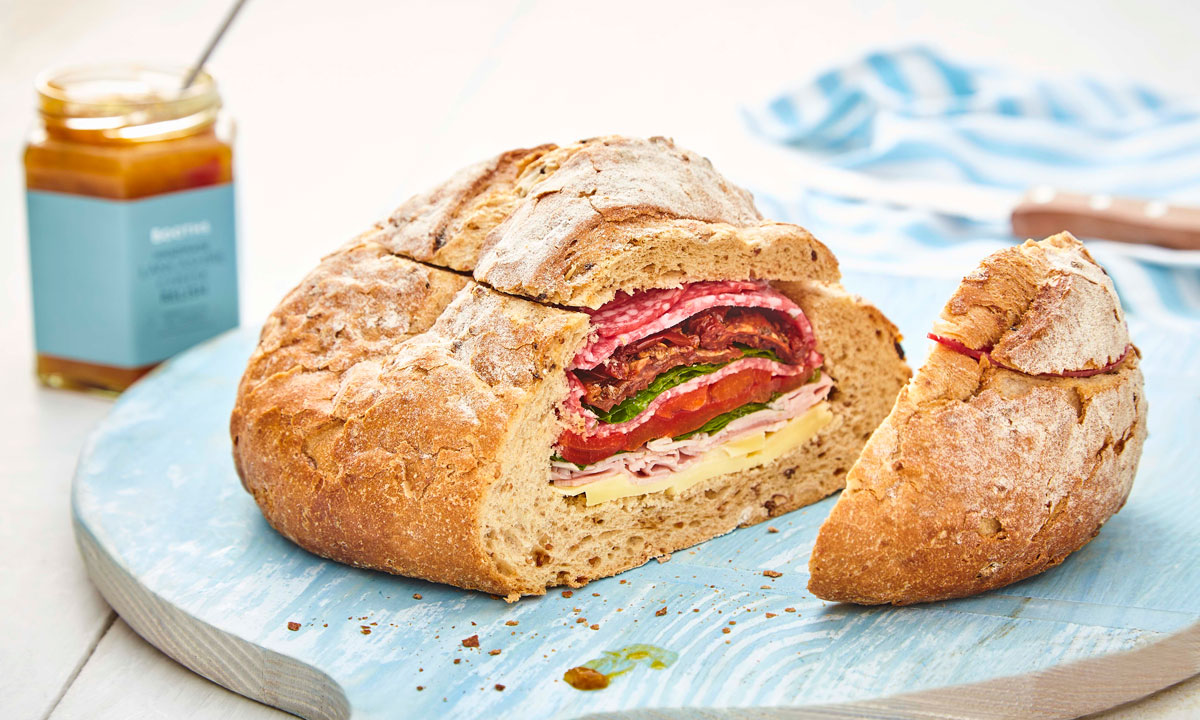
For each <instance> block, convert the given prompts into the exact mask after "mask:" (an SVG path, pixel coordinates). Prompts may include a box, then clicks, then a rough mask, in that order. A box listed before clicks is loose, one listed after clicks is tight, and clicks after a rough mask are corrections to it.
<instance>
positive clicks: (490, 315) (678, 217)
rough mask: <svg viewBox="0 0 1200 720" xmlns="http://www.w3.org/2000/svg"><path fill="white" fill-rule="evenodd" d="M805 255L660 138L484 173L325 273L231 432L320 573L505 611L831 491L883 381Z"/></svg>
mask: <svg viewBox="0 0 1200 720" xmlns="http://www.w3.org/2000/svg"><path fill="white" fill-rule="evenodd" d="M838 280H839V273H838V268H837V263H836V261H835V260H834V258H833V256H832V255H831V254H830V252H829V251H828V249H827V248H826V247H825V246H824V245H822V244H821V243H820V242H818V241H817V240H816V239H814V238H813V237H812V236H811V235H810V234H809V233H808V232H806V231H805V230H804V229H803V228H800V227H797V226H795V225H788V224H783V223H773V222H767V221H764V220H762V218H761V217H760V216H759V214H758V211H757V210H756V209H755V207H754V205H753V202H752V201H751V198H750V196H749V194H748V193H746V192H745V191H743V190H741V189H739V188H737V187H735V186H733V185H731V184H730V183H728V182H727V181H725V180H724V179H723V178H721V177H720V176H719V175H718V174H717V173H716V172H715V171H714V170H713V169H712V167H711V165H710V164H709V163H708V161H707V160H705V159H704V158H702V157H700V156H698V155H695V154H693V153H690V152H687V151H685V150H682V149H680V148H678V147H676V146H675V145H674V144H673V143H671V142H670V141H667V140H663V139H661V138H655V139H651V140H639V139H631V138H599V139H594V140H588V141H584V142H581V143H577V144H575V145H570V146H565V147H556V146H541V147H538V148H534V149H530V150H516V151H511V152H507V153H504V154H502V155H499V156H497V157H496V158H493V159H491V160H489V161H486V162H484V163H480V164H478V165H476V166H472V167H470V168H467V169H466V170H464V171H462V172H460V173H459V174H458V175H456V176H455V177H454V178H452V179H451V180H450V181H448V182H447V183H445V184H444V185H442V186H440V187H438V188H436V189H434V190H433V191H431V192H429V193H426V194H423V195H420V196H417V197H415V198H413V199H412V200H410V201H409V202H407V203H406V204H405V205H404V206H402V207H401V208H400V209H399V210H397V211H396V213H394V214H393V215H392V217H391V218H390V219H389V220H387V221H386V222H383V223H380V224H379V225H377V226H376V228H375V229H373V230H372V231H371V232H368V233H366V234H364V235H362V236H360V237H359V238H357V239H355V240H354V241H353V242H351V243H349V244H348V245H346V246H345V247H343V248H342V249H341V250H339V251H338V252H336V253H334V254H333V255H331V256H329V257H327V258H326V259H325V260H324V261H323V262H322V263H321V265H320V266H319V267H318V268H317V269H316V270H315V271H314V272H313V273H312V274H310V275H309V277H308V278H306V279H305V280H304V281H303V282H302V283H301V284H300V286H299V287H297V288H296V289H295V290H293V291H292V293H291V294H289V295H288V297H287V298H285V299H284V301H283V302H282V303H281V304H280V306H279V307H278V308H277V309H276V310H275V312H274V313H273V314H272V315H271V317H270V318H269V319H268V321H267V323H266V325H265V327H264V330H263V335H262V340H261V342H260V344H259V346H258V348H257V350H256V351H255V353H254V355H253V356H252V358H251V359H250V362H249V365H248V367H247V370H246V373H245V375H244V377H243V380H242V383H241V385H240V387H239V391H238V398H237V402H236V405H235V408H234V411H233V415H232V418H231V434H232V438H233V445H234V458H235V461H236V466H237V469H238V472H239V474H240V475H241V478H242V482H243V484H244V485H245V487H246V488H247V490H249V491H250V493H251V494H252V495H253V496H254V499H255V500H256V501H257V503H258V505H259V507H260V508H261V510H262V513H263V515H264V517H265V518H266V519H267V521H268V522H270V524H271V525H272V526H273V527H275V528H276V529H277V530H278V531H279V532H281V533H282V534H283V535H285V536H286V537H288V538H290V539H291V540H293V541H294V542H296V543H297V544H299V545H301V546H302V547H304V548H306V549H308V550H310V551H312V552H314V553H317V554H320V555H322V556H325V557H328V558H332V559H334V560H338V561H340V562H345V563H349V564H353V565H357V566H360V567H368V568H375V569H379V570H384V571H387V572H392V573H398V574H403V575H409V576H413V577H420V578H425V579H428V580H432V581H436V582H443V583H449V584H452V585H457V586H460V587H464V588H472V589H477V590H482V591H485V592H489V593H493V594H496V595H500V596H504V597H505V598H507V599H509V600H515V599H516V598H518V597H520V596H521V595H529V594H542V593H544V592H545V591H546V588H547V587H551V586H555V585H568V586H571V587H577V586H579V585H582V584H584V583H586V582H588V581H589V580H592V579H595V578H600V577H605V576H608V575H612V574H614V573H618V572H621V571H623V570H627V569H629V568H632V567H636V566H638V565H641V564H643V563H645V562H646V561H647V560H649V559H651V558H654V557H657V556H661V555H665V554H667V553H670V552H672V551H674V550H678V549H680V548H684V547H687V546H690V545H694V544H696V543H698V542H701V541H703V540H707V539H709V538H711V537H714V536H716V535H720V534H722V533H726V532H729V531H730V530H733V529H734V528H736V527H738V526H739V525H749V524H752V523H756V522H760V521H762V520H765V519H767V518H768V517H772V516H776V515H779V514H780V513H784V512H787V511H789V510H792V509H794V508H797V507H800V506H802V505H807V504H810V503H812V502H815V501H817V500H819V499H821V498H822V497H825V496H827V495H828V494H830V493H832V492H834V491H835V490H837V489H838V488H840V487H841V486H842V484H843V482H844V479H845V474H846V471H847V470H848V469H849V468H850V466H851V465H852V464H853V462H854V459H855V458H856V457H857V456H858V454H859V451H860V450H861V448H862V446H863V443H865V442H866V439H867V437H869V435H870V433H871V431H872V430H873V429H874V428H875V426H876V425H878V423H879V422H880V421H881V420H882V419H883V417H884V416H885V415H886V414H887V411H888V409H889V408H890V407H891V405H892V402H893V401H894V399H895V397H896V394H897V392H898V391H899V389H900V388H901V387H902V386H903V384H904V382H905V381H906V380H907V378H908V377H909V374H910V373H909V370H908V367H907V366H906V365H905V363H904V361H903V355H902V353H901V352H900V346H899V344H898V340H899V336H898V334H897V332H896V329H895V327H894V326H893V325H892V324H891V323H890V322H889V321H888V320H887V319H886V318H885V317H884V316H883V315H882V314H881V313H880V312H879V311H878V310H876V309H875V308H873V307H871V306H870V305H869V304H867V303H865V302H863V301H862V300H861V299H859V298H857V297H855V296H852V295H850V294H848V293H846V292H845V291H844V290H843V289H842V288H841V286H840V285H839V283H838Z"/></svg>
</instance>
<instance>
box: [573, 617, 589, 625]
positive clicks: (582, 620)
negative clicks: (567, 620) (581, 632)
mask: <svg viewBox="0 0 1200 720" xmlns="http://www.w3.org/2000/svg"><path fill="white" fill-rule="evenodd" d="M586 622H587V618H585V617H577V618H575V623H576V624H579V623H586Z"/></svg>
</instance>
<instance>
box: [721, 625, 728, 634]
mask: <svg viewBox="0 0 1200 720" xmlns="http://www.w3.org/2000/svg"><path fill="white" fill-rule="evenodd" d="M721 632H723V633H725V634H726V635H728V634H729V628H727V627H723V628H721Z"/></svg>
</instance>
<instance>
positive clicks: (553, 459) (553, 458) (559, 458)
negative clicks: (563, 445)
mask: <svg viewBox="0 0 1200 720" xmlns="http://www.w3.org/2000/svg"><path fill="white" fill-rule="evenodd" d="M550 461H551V462H571V461H570V460H568V459H566V458H565V457H563V456H562V455H559V454H558V453H554V454H553V455H551V456H550ZM571 464H572V465H574V466H575V467H576V468H577V469H579V470H582V469H584V468H585V467H587V465H580V464H579V463H571Z"/></svg>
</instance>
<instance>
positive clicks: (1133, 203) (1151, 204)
mask: <svg viewBox="0 0 1200 720" xmlns="http://www.w3.org/2000/svg"><path fill="white" fill-rule="evenodd" d="M1012 229H1013V234H1014V235H1016V236H1017V237H1021V238H1043V237H1046V236H1047V235H1053V234H1054V233H1058V232H1062V231H1063V230H1067V231H1069V232H1070V233H1071V234H1072V235H1077V236H1079V237H1081V238H1099V239H1102V240H1115V241H1117V242H1127V243H1142V244H1148V245H1161V246H1163V247H1168V248H1175V249H1177V250H1200V208H1192V207H1183V206H1180V205H1168V204H1166V203H1164V202H1159V201H1157V200H1135V199H1133V198H1123V197H1113V196H1111V195H1080V194H1078V193H1068V192H1061V191H1057V190H1054V189H1052V188H1048V187H1036V188H1033V189H1031V190H1030V191H1029V192H1027V193H1026V194H1025V196H1024V197H1023V198H1021V201H1020V202H1019V203H1018V204H1017V206H1016V207H1015V208H1013V212H1012Z"/></svg>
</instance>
